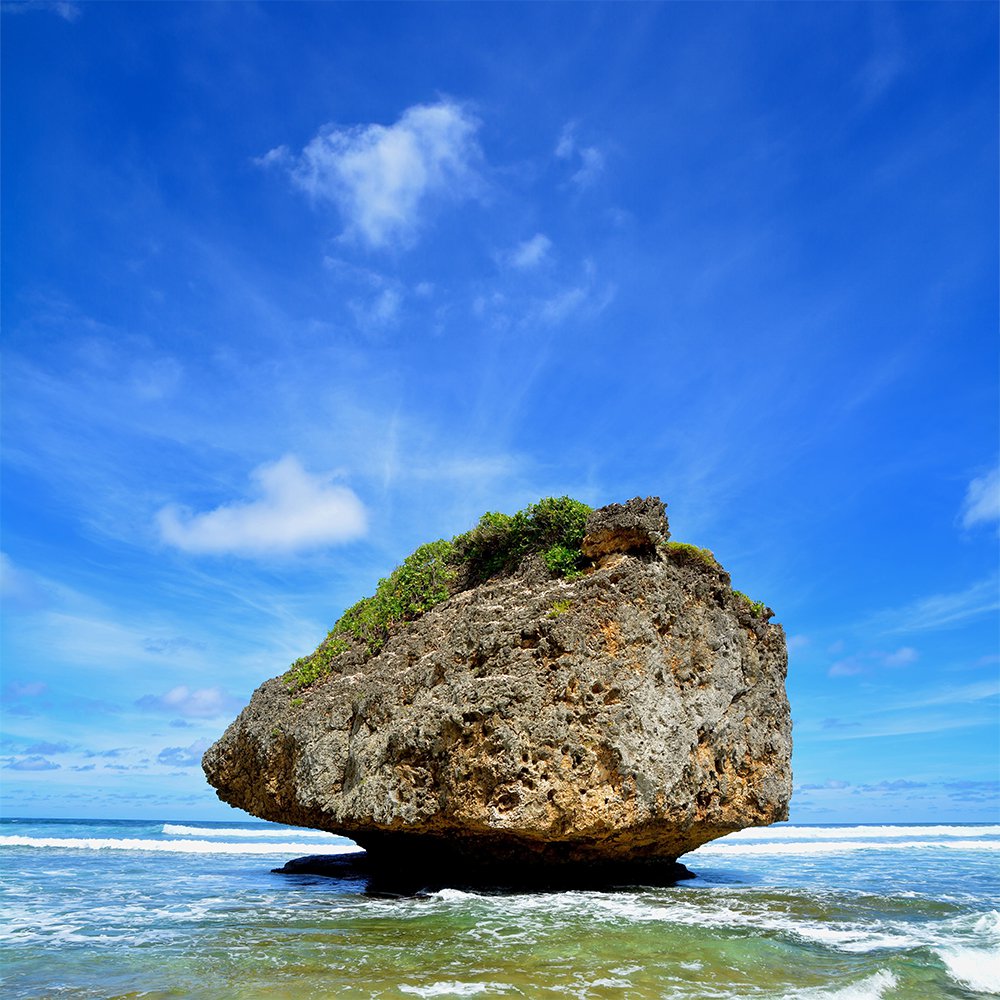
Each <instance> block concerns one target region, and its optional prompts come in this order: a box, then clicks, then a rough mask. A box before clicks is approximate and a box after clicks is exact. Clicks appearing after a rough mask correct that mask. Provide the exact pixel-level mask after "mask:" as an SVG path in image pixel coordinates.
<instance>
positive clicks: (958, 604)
mask: <svg viewBox="0 0 1000 1000" xmlns="http://www.w3.org/2000/svg"><path fill="white" fill-rule="evenodd" d="M998 609H1000V580H998V579H997V577H996V576H992V577H989V578H988V579H986V580H980V581H979V582H977V583H974V584H972V585H971V586H969V587H966V588H965V590H960V591H957V592H955V593H951V594H932V595H931V596H929V597H923V598H920V599H919V600H916V601H913V602H912V603H911V604H908V605H905V606H904V607H901V608H896V609H892V610H889V611H884V612H881V613H880V614H878V615H876V616H874V617H873V618H872V619H871V622H870V624H871V626H873V627H876V628H880V629H881V630H882V631H883V632H884V633H887V634H888V633H900V632H929V631H933V630H935V629H943V628H951V627H953V626H956V625H959V624H961V623H962V622H965V621H968V620H969V619H971V618H978V617H979V616H980V615H985V614H990V613H991V612H995V611H997V610H998Z"/></svg>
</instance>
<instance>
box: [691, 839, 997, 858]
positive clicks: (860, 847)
mask: <svg viewBox="0 0 1000 1000" xmlns="http://www.w3.org/2000/svg"><path fill="white" fill-rule="evenodd" d="M901 850H902V851H920V850H949V851H1000V840H891V841H889V840H831V841H822V840H805V841H795V840H787V841H782V842H779V843H765V844H740V843H733V842H732V841H728V840H727V841H713V842H712V843H710V844H704V845H703V846H701V847H699V848H698V850H696V851H692V852H691V853H690V854H689V855H688V857H690V858H693V857H695V856H699V857H701V856H705V855H708V854H733V855H735V854H745V855H750V854H841V853H844V852H847V851H901Z"/></svg>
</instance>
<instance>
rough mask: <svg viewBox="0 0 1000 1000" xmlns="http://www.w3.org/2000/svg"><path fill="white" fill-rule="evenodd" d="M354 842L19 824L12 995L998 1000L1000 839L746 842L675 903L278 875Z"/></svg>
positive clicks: (819, 837)
mask: <svg viewBox="0 0 1000 1000" xmlns="http://www.w3.org/2000/svg"><path fill="white" fill-rule="evenodd" d="M349 849H350V844H349V842H348V841H344V840H343V839H341V838H335V837H331V836H329V835H326V834H320V833H316V832H314V831H303V830H293V829H288V828H284V827H277V826H271V825H264V824H249V823H247V824H241V823H229V824H212V823H164V822H156V823H154V822H131V821H128V822H126V821H66V820H3V821H0V913H2V928H3V929H2V977H3V990H2V993H3V996H4V997H11V998H13V997H19V998H22V997H67V998H69V997H72V998H84V997H87V998H96V997H102V998H106V997H196V998H214V997H219V998H223V997H225V998H234V1000H241V998H264V997H269V998H283V997H295V998H300V997H337V998H340V997H344V998H355V997H357V998H362V997H364V998H368V997H386V998H389V997H392V998H407V997H471V996H478V997H539V998H542V997H544V998H557V997H579V998H585V1000H599V998H630V1000H631V998H638V1000H645V998H671V1000H673V998H677V1000H688V998H690V1000H700V998H725V1000H736V998H774V1000H786V998H787V1000H791V998H796V1000H799V998H801V1000H881V998H885V1000H907V998H920V1000H925V998H927V1000H940V998H964V1000H969V998H983V997H995V996H998V995H1000V914H998V912H997V906H998V900H1000V875H998V869H1000V864H998V862H1000V853H998V852H1000V826H982V825H979V826H976V825H967V826H955V825H950V826H907V827H902V826H896V827H790V826H787V825H782V826H778V827H771V828H769V829H767V830H749V831H744V832H743V833H741V834H737V835H735V836H733V837H728V838H726V839H724V840H722V841H717V842H715V843H714V844H711V845H708V846H706V847H704V848H702V849H701V850H699V851H697V852H695V853H693V854H690V855H688V856H686V857H685V858H684V859H683V860H684V861H685V863H686V864H687V865H688V867H690V868H691V869H692V870H694V871H695V872H697V873H698V878H696V879H694V880H692V881H689V882H684V883H682V884H680V885H678V886H676V887H674V888H668V889H664V888H642V887H635V888H629V889H622V890H620V891H615V892H561V893H512V894H486V893H472V892H464V891H459V890H455V889H445V890H442V891H438V892H433V893H429V894H428V895H426V896H421V897H416V898H404V899H385V898H372V897H369V896H366V895H365V893H364V888H365V887H364V883H363V882H362V881H360V880H353V881H352V880H346V881H344V880H332V879H325V878H321V877H318V876H308V875H299V876H286V875H276V874H272V873H271V871H270V869H271V868H273V867H276V866H279V865H281V864H283V863H284V862H285V861H286V860H288V859H289V858H292V857H297V856H300V855H304V854H319V853H333V852H335V851H338V850H349Z"/></svg>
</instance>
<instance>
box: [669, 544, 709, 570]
mask: <svg viewBox="0 0 1000 1000" xmlns="http://www.w3.org/2000/svg"><path fill="white" fill-rule="evenodd" d="M666 550H667V552H668V553H669V554H670V555H672V556H680V557H681V558H682V559H684V558H686V559H693V560H694V561H696V562H700V563H703V564H704V565H705V566H707V567H708V568H709V569H718V568H719V563H718V561H717V560H716V558H715V556H714V555H713V553H712V552H711V551H710V550H709V549H700V548H698V546H697V545H689V544H688V543H687V542H667V544H666Z"/></svg>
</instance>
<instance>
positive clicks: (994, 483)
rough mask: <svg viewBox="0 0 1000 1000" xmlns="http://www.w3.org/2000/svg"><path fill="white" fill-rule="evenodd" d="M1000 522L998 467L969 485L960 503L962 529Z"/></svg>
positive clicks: (999, 468)
mask: <svg viewBox="0 0 1000 1000" xmlns="http://www.w3.org/2000/svg"><path fill="white" fill-rule="evenodd" d="M993 521H1000V467H998V468H996V469H993V470H992V471H990V472H987V473H986V474H985V475H983V476H980V477H979V478H978V479H973V480H972V482H971V483H969V488H968V489H967V490H966V491H965V500H964V501H963V503H962V527H963V528H971V527H972V526H973V525H976V524H990V523H991V522H993Z"/></svg>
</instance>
